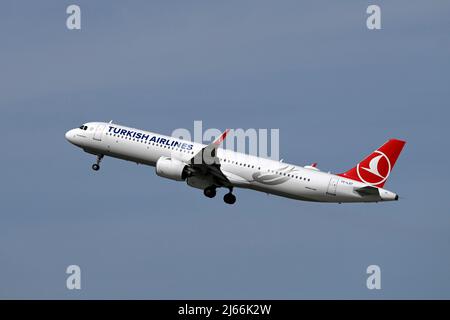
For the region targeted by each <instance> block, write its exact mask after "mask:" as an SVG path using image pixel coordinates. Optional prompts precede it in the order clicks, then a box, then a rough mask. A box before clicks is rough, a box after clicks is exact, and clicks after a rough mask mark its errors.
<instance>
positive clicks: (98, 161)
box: [92, 154, 103, 171]
mask: <svg viewBox="0 0 450 320" xmlns="http://www.w3.org/2000/svg"><path fill="white" fill-rule="evenodd" d="M102 159H103V155H102V154H100V155H98V156H97V163H94V164H93V165H92V170H94V171H98V170H100V162H102Z"/></svg>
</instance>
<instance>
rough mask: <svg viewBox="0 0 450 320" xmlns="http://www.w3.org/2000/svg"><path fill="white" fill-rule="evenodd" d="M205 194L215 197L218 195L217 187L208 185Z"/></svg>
mask: <svg viewBox="0 0 450 320" xmlns="http://www.w3.org/2000/svg"><path fill="white" fill-rule="evenodd" d="M203 194H204V195H205V196H206V197H208V198H214V197H215V196H216V187H214V186H212V187H208V188H206V189H205V190H203Z"/></svg>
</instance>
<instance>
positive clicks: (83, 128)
mask: <svg viewBox="0 0 450 320" xmlns="http://www.w3.org/2000/svg"><path fill="white" fill-rule="evenodd" d="M87 128H88V127H87V126H85V125H82V126H80V129H81V130H87Z"/></svg>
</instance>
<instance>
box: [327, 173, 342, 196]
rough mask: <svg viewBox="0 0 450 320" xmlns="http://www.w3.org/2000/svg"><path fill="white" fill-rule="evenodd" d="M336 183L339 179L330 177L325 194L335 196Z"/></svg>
mask: <svg viewBox="0 0 450 320" xmlns="http://www.w3.org/2000/svg"><path fill="white" fill-rule="evenodd" d="M338 182H339V178H337V177H332V178H331V179H330V183H329V184H328V190H327V194H331V195H332V196H335V195H336V189H337V185H338Z"/></svg>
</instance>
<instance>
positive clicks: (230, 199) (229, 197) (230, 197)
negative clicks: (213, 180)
mask: <svg viewBox="0 0 450 320" xmlns="http://www.w3.org/2000/svg"><path fill="white" fill-rule="evenodd" d="M232 192H233V189H232V188H230V192H228V193H227V194H226V195H224V196H223V201H225V203H228V204H233V203H235V202H236V196H235V195H234V194H233V193H232ZM203 194H204V195H205V196H206V197H208V198H214V197H215V196H216V194H217V192H216V187H215V186H210V187H207V188H205V189H204V190H203Z"/></svg>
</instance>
